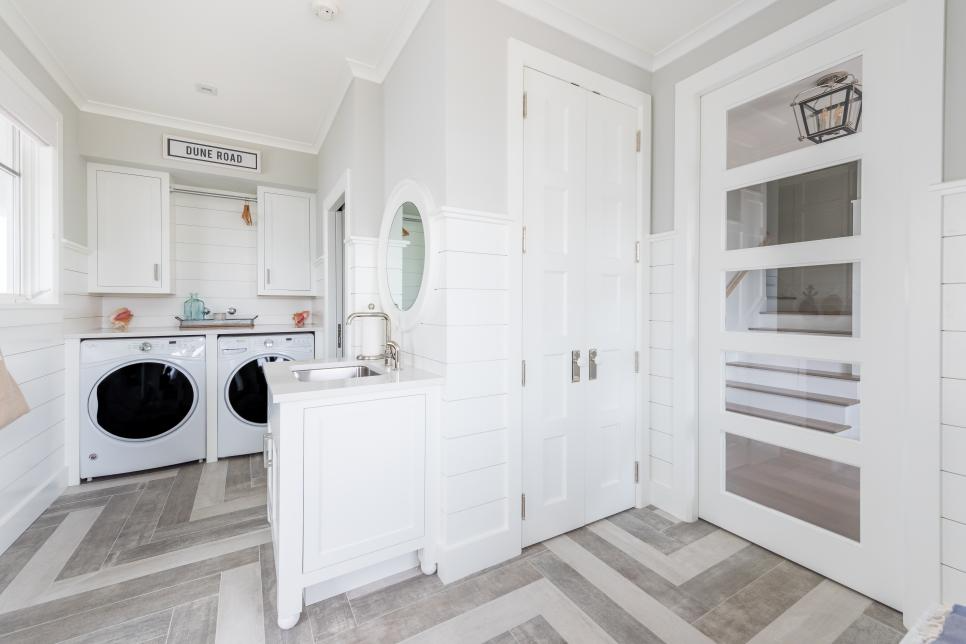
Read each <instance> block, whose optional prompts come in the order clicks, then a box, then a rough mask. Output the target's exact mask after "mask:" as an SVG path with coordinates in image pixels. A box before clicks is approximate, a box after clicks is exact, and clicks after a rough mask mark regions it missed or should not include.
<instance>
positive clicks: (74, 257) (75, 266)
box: [60, 240, 103, 333]
mask: <svg viewBox="0 0 966 644" xmlns="http://www.w3.org/2000/svg"><path fill="white" fill-rule="evenodd" d="M89 254H90V253H89V251H88V249H87V247H85V246H80V245H78V244H75V243H73V242H68V241H66V240H65V241H64V242H63V243H62V245H61V253H60V256H61V278H60V289H61V303H62V304H63V307H64V332H65V333H74V332H78V331H90V330H92V329H99V328H101V326H102V323H103V322H102V321H103V311H102V310H101V307H102V302H101V296H99V295H90V294H88V292H87V285H88V275H87V271H88V256H89Z"/></svg>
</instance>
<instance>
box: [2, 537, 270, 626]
mask: <svg viewBox="0 0 966 644" xmlns="http://www.w3.org/2000/svg"><path fill="white" fill-rule="evenodd" d="M254 561H258V548H246V549H244V550H239V551H237V552H233V553H230V554H227V555H222V556H220V557H213V558H211V559H206V560H204V561H199V562H197V563H193V564H188V565H185V566H178V567H176V568H171V569H169V570H165V571H163V572H157V573H154V574H151V575H145V576H144V577H138V578H136V579H132V580H130V581H125V582H121V583H119V584H114V585H113V586H107V587H106V588H98V589H97V590H90V591H87V592H83V593H78V594H76V595H71V596H70V597H65V598H64V599H56V600H54V601H50V602H45V603H42V604H37V605H35V606H30V607H27V608H21V609H19V610H16V611H12V612H9V613H2V614H0V635H3V634H7V633H11V632H13V631H19V630H22V629H26V628H29V627H30V626H34V625H36V624H40V623H42V622H46V621H51V620H59V619H64V618H67V617H70V616H72V615H77V614H80V613H84V612H87V611H90V610H92V609H95V608H101V607H105V606H109V605H111V604H115V603H117V602H121V601H124V600H126V599H129V598H132V597H138V596H141V595H145V594H148V593H152V592H157V591H160V590H163V589H165V588H171V587H174V586H177V585H178V584H181V583H185V582H188V581H192V580H196V579H201V578H206V577H210V576H214V577H215V579H217V578H218V575H219V574H220V573H221V572H222V571H224V570H230V569H232V568H237V567H238V566H244V565H245V564H249V563H252V562H254ZM216 592H217V590H216Z"/></svg>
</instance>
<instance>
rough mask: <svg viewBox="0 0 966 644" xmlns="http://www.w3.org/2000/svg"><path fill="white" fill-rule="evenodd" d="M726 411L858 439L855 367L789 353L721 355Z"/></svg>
mask: <svg viewBox="0 0 966 644" xmlns="http://www.w3.org/2000/svg"><path fill="white" fill-rule="evenodd" d="M724 367H725V369H724V374H725V376H724V389H725V409H726V410H727V411H728V412H730V413H734V414H741V415H743V416H751V417H753V418H761V419H764V420H769V421H773V422H776V423H782V424H784V425H793V426H795V427H800V428H802V429H805V430H809V431H818V432H823V433H827V434H832V435H835V436H837V437H840V438H848V439H851V440H858V439H859V437H860V429H859V410H860V407H861V400H860V397H859V385H860V381H861V377H860V374H859V367H858V365H855V364H852V363H847V362H828V361H823V360H809V359H807V358H797V357H790V356H773V355H766V354H760V353H742V352H738V351H729V352H725V354H724Z"/></svg>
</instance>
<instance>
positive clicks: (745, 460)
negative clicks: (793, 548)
mask: <svg viewBox="0 0 966 644" xmlns="http://www.w3.org/2000/svg"><path fill="white" fill-rule="evenodd" d="M725 447H726V453H725V470H726V471H725V489H726V490H727V491H728V492H731V493H732V494H736V495H738V496H741V497H744V498H746V499H748V500H750V501H754V502H755V503H759V504H761V505H764V506H766V507H769V508H771V509H773V510H777V511H779V512H782V513H784V514H787V515H790V516H793V517H795V518H797V519H801V520H802V521H806V522H808V523H811V524H812V525H816V526H818V527H820V528H824V529H826V530H829V531H831V532H834V533H836V534H840V535H842V536H843V537H848V538H849V539H852V540H853V541H859V536H860V526H859V516H860V514H859V507H860V500H859V485H860V476H859V473H860V472H859V468H857V467H855V466H853V465H846V464H844V463H837V462H835V461H831V460H828V459H825V458H820V457H818V456H812V455H810V454H804V453H802V452H798V451H795V450H792V449H787V448H784V447H778V446H775V445H769V444H768V443H763V442H760V441H756V440H752V439H750V438H745V437H743V436H736V435H734V434H725Z"/></svg>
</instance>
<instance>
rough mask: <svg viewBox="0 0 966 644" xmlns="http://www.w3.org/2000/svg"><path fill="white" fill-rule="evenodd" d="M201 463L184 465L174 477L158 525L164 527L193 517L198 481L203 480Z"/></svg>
mask: <svg viewBox="0 0 966 644" xmlns="http://www.w3.org/2000/svg"><path fill="white" fill-rule="evenodd" d="M202 467H204V465H202V464H201V463H192V464H191V465H182V466H181V467H180V468H179V470H178V475H177V476H176V477H175V478H174V483H173V484H172V486H171V492H170V493H169V494H168V500H167V502H166V503H165V504H164V510H162V512H161V516H160V517H159V518H158V527H159V528H164V527H167V526H171V525H175V524H177V523H185V522H186V521H188V520H189V519H191V509H192V508H193V507H194V504H195V494H196V493H197V491H198V482H199V481H200V480H201V469H202Z"/></svg>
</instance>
